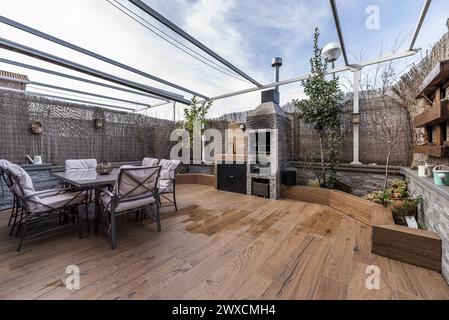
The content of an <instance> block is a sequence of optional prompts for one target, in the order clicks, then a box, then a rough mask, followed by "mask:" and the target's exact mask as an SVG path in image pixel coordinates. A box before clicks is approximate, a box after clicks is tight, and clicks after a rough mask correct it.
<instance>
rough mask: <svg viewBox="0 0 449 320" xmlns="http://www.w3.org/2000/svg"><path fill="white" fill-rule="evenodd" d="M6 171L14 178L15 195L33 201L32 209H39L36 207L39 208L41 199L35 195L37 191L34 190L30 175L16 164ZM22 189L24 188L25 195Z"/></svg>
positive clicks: (31, 203)
mask: <svg viewBox="0 0 449 320" xmlns="http://www.w3.org/2000/svg"><path fill="white" fill-rule="evenodd" d="M6 170H8V172H9V173H10V174H11V175H12V176H13V189H14V192H15V194H17V195H18V196H19V198H29V199H30V201H31V202H30V209H31V210H34V209H37V208H36V207H37V206H38V203H39V201H40V199H39V197H37V196H36V195H35V194H36V190H35V189H34V185H33V181H32V180H31V177H30V175H29V174H28V173H27V172H26V171H25V170H24V169H23V168H22V167H20V166H18V165H15V164H13V165H10V166H9V167H7V168H6ZM20 187H22V190H23V194H22V190H20Z"/></svg>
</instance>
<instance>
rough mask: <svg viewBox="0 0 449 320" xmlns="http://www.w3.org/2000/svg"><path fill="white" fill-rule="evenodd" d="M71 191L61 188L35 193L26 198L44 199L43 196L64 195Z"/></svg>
mask: <svg viewBox="0 0 449 320" xmlns="http://www.w3.org/2000/svg"><path fill="white" fill-rule="evenodd" d="M69 190H72V189H71V188H63V189H48V190H42V191H36V192H35V193H33V194H31V195H29V196H28V197H27V198H31V197H35V196H38V197H45V196H53V195H57V194H61V193H64V192H66V191H69Z"/></svg>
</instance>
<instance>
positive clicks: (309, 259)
mask: <svg viewBox="0 0 449 320" xmlns="http://www.w3.org/2000/svg"><path fill="white" fill-rule="evenodd" d="M178 195H179V204H180V207H181V209H180V211H179V212H177V213H176V214H174V213H170V212H169V213H166V214H164V218H163V222H162V232H161V233H157V232H156V228H155V225H153V224H150V222H149V221H146V222H143V223H136V222H135V221H134V219H132V218H130V219H129V221H127V222H125V223H124V224H119V227H118V230H119V236H118V249H117V250H114V251H113V250H111V248H110V243H109V240H108V238H107V237H106V235H105V234H102V233H100V234H98V235H93V234H90V235H87V234H86V235H85V237H84V238H83V239H81V240H80V239H78V237H77V235H76V234H75V232H67V233H64V234H59V235H53V236H51V237H49V238H47V239H42V240H35V241H28V242H26V243H25V247H24V249H23V251H22V252H21V253H17V252H16V251H15V249H16V245H17V240H16V239H10V238H9V237H8V231H9V228H8V227H7V226H6V224H7V214H6V213H4V214H2V216H1V218H0V298H1V299H222V298H223V299H251V298H255V299H448V298H449V288H448V286H447V284H446V282H445V281H444V279H443V277H442V276H441V275H440V274H438V273H435V272H432V271H428V270H426V269H421V268H418V267H414V266H411V265H407V264H403V263H400V262H396V261H392V260H389V259H386V258H382V257H378V256H374V255H372V254H371V253H370V252H371V250H370V237H371V228H370V227H369V226H366V225H364V224H362V223H360V222H358V221H356V220H354V219H352V218H350V217H348V216H345V215H344V214H343V213H341V212H339V211H335V210H334V209H331V208H328V207H324V206H320V205H315V204H307V203H304V202H298V201H293V200H280V201H272V200H267V199H261V198H255V197H249V196H244V195H238V194H233V193H225V192H220V191H216V190H214V189H213V188H211V187H206V186H200V185H181V186H179V189H178ZM68 265H77V266H78V267H79V268H80V271H81V289H80V290H76V291H69V290H68V289H66V288H65V287H64V285H63V281H65V279H66V277H67V275H66V274H65V270H66V267H67V266H68ZM369 265H376V266H378V267H379V268H380V271H381V280H380V289H379V290H368V289H367V288H366V286H365V282H366V279H367V277H368V275H367V274H366V273H365V272H366V268H367V266H369Z"/></svg>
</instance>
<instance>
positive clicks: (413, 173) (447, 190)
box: [401, 168, 449, 199]
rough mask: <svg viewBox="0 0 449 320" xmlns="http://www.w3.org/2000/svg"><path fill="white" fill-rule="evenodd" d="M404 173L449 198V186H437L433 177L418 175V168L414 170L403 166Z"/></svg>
mask: <svg viewBox="0 0 449 320" xmlns="http://www.w3.org/2000/svg"><path fill="white" fill-rule="evenodd" d="M401 171H402V173H403V174H404V175H405V176H406V177H408V178H410V179H413V180H414V181H415V182H416V183H420V184H422V185H423V186H424V187H426V188H428V189H431V190H432V191H434V192H436V193H438V194H439V195H441V196H442V197H444V198H446V199H449V186H437V185H435V183H434V179H433V178H423V177H419V176H418V170H412V169H410V168H402V170H401Z"/></svg>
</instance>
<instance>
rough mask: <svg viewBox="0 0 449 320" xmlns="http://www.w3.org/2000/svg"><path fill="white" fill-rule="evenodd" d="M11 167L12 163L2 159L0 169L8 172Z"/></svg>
mask: <svg viewBox="0 0 449 320" xmlns="http://www.w3.org/2000/svg"><path fill="white" fill-rule="evenodd" d="M10 165H12V163H11V162H9V161H8V160H5V159H0V169H3V170H6V168H7V167H9V166H10Z"/></svg>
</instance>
